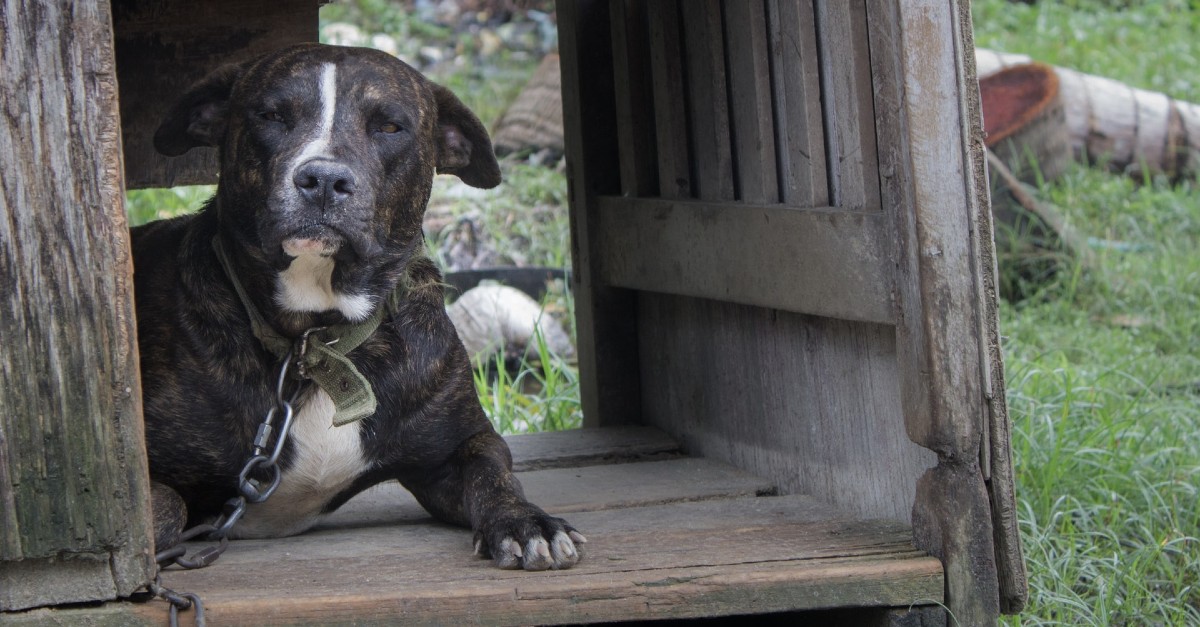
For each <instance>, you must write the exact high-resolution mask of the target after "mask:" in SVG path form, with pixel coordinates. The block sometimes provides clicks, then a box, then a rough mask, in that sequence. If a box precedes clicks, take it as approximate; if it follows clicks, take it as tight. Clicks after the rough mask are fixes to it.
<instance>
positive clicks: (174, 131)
mask: <svg viewBox="0 0 1200 627" xmlns="http://www.w3.org/2000/svg"><path fill="white" fill-rule="evenodd" d="M246 65H248V64H240V65H238V64H231V65H225V66H222V67H220V68H218V69H216V70H214V71H213V72H212V73H211V74H209V75H208V76H206V77H204V78H203V79H201V80H200V82H198V83H196V84H195V85H192V88H191V89H189V90H188V91H187V93H185V94H184V95H183V97H181V98H180V99H179V100H178V101H177V102H176V103H175V105H174V106H172V107H171V110H170V111H168V112H167V117H166V118H164V119H163V121H162V124H161V125H159V127H158V130H157V131H156V132H155V133H154V148H155V149H156V150H158V151H159V152H161V153H162V154H164V155H167V156H168V157H176V156H179V155H182V154H183V153H185V152H187V151H189V150H191V149H192V148H195V147H196V146H216V145H219V144H220V143H221V140H222V139H224V137H225V126H226V121H227V120H226V114H227V113H228V110H229V94H230V92H231V91H233V84H234V83H235V82H237V79H238V78H240V77H241V76H242V74H243V73H244V72H245V70H246Z"/></svg>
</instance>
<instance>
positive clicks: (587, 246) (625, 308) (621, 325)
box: [557, 0, 641, 427]
mask: <svg viewBox="0 0 1200 627" xmlns="http://www.w3.org/2000/svg"><path fill="white" fill-rule="evenodd" d="M557 6H558V25H559V30H558V33H559V52H560V54H561V58H562V72H563V77H562V86H563V120H564V131H565V133H566V135H565V137H564V142H565V145H566V159H567V185H568V191H569V194H570V208H569V211H570V219H571V261H572V268H573V269H574V271H573V272H572V275H571V276H572V282H573V284H572V288H573V290H574V293H575V316H576V318H575V328H576V332H577V336H578V345H577V347H576V351H577V355H578V358H579V391H580V397H581V400H582V403H583V420H584V424H585V425H586V426H588V427H596V426H601V425H615V424H622V423H624V424H632V423H637V422H639V420H640V417H641V414H640V410H641V389H640V376H639V372H638V369H637V363H638V351H637V327H636V325H637V316H636V311H637V310H636V306H637V295H636V294H634V293H632V292H629V291H623V290H619V289H613V288H611V287H608V286H605V285H603V284H602V283H601V282H600V281H599V280H598V267H597V264H598V263H599V259H600V256H599V249H598V245H599V242H598V227H599V224H598V223H599V220H600V212H599V210H598V208H597V207H596V204H595V197H596V196H597V195H600V194H618V193H620V191H621V181H620V158H619V149H618V146H617V139H616V138H617V128H616V125H617V122H616V117H617V114H616V111H615V98H616V97H615V91H614V86H613V56H612V35H611V32H610V22H609V20H610V17H611V16H610V13H609V8H608V4H607V3H606V2H601V1H599V0H579V1H577V2H568V1H564V2H559V3H558V5H557Z"/></svg>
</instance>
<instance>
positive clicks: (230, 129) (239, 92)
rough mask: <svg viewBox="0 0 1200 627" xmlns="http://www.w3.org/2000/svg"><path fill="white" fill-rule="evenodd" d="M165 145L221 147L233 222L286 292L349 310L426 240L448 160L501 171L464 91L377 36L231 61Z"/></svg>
mask: <svg viewBox="0 0 1200 627" xmlns="http://www.w3.org/2000/svg"><path fill="white" fill-rule="evenodd" d="M154 145H155V147H156V148H157V149H158V150H159V152H162V153H163V154H166V155H171V156H174V155H180V154H183V153H184V152H187V151H188V150H190V149H191V148H193V147H195V146H215V147H217V149H218V151H219V154H220V179H219V184H218V191H217V207H218V212H219V220H220V223H221V225H222V228H223V229H227V230H231V232H232V233H233V234H234V235H235V236H236V237H237V238H238V239H239V240H241V241H242V242H244V243H245V244H247V246H248V248H250V249H252V250H251V253H252V254H254V255H255V256H256V257H259V258H260V259H261V260H263V261H264V262H266V263H268V264H270V265H271V266H272V267H274V268H275V270H276V271H278V272H279V274H280V279H279V284H278V290H279V293H278V294H276V302H277V303H278V304H279V305H280V306H281V307H283V308H284V309H285V310H290V311H323V310H328V309H338V310H341V311H342V313H343V314H344V315H345V316H346V317H347V318H350V319H362V318H365V317H367V316H368V315H369V314H370V311H372V310H373V309H374V307H375V306H377V305H378V304H379V302H380V301H381V300H382V299H383V298H384V296H385V295H386V293H387V292H388V291H390V289H391V286H392V285H394V284H395V281H396V280H398V278H399V273H400V272H402V270H403V267H404V265H405V264H406V263H407V261H408V257H410V256H411V255H413V254H415V251H418V250H420V243H421V237H422V232H421V219H422V215H423V214H424V211H425V205H426V204H427V202H428V200H429V191H430V187H431V184H432V179H433V174H434V172H435V170H436V171H437V172H442V173H449V174H454V175H457V176H458V177H459V178H461V179H462V180H463V181H464V182H466V183H467V184H469V185H472V186H475V187H481V188H490V187H494V186H496V185H497V184H499V182H500V170H499V166H498V165H497V163H496V158H495V155H494V154H493V152H492V144H491V140H490V139H489V138H488V135H487V131H486V130H485V129H484V127H483V125H482V124H481V123H480V121H479V119H478V118H476V117H475V115H474V114H472V113H471V111H470V110H468V109H467V108H466V106H464V105H463V104H462V102H460V101H459V100H458V98H456V97H455V96H454V95H453V94H452V93H450V91H449V90H447V89H445V88H443V87H441V86H439V85H436V84H434V83H432V82H430V81H428V80H427V79H425V78H424V77H423V76H422V75H421V74H420V73H419V72H417V71H416V70H414V69H413V68H411V67H409V66H408V65H406V64H405V63H403V62H402V61H400V60H398V59H396V58H394V57H392V56H390V55H388V54H385V53H382V52H379V51H375V50H370V49H365V48H345V47H335V46H323V45H318V44H303V45H298V46H293V47H290V48H285V49H282V50H279V51H277V52H273V53H269V54H267V55H264V56H262V57H259V58H257V59H255V60H252V61H249V62H247V63H243V64H240V65H230V66H226V67H223V68H221V69H219V70H217V71H215V72H213V73H212V74H211V75H209V76H208V77H206V78H205V79H203V80H201V81H200V82H199V83H197V84H196V85H195V86H193V87H192V88H191V89H190V90H189V91H188V92H187V93H186V94H184V96H183V97H182V98H180V100H179V101H178V102H177V103H176V104H175V105H174V107H173V108H172V109H171V110H170V112H169V113H168V115H167V117H166V119H165V120H164V121H163V123H162V125H161V126H160V127H159V129H158V132H157V133H156V134H155V137H154ZM325 272H328V274H324V273H325ZM289 273H290V274H289ZM313 276H315V277H316V278H315V279H312V278H311V277H313ZM306 281H307V282H311V283H312V284H311V285H309V284H308V283H306Z"/></svg>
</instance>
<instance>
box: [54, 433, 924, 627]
mask: <svg viewBox="0 0 1200 627" xmlns="http://www.w3.org/2000/svg"><path fill="white" fill-rule="evenodd" d="M523 438H524V439H521V438H518V439H514V441H513V449H514V451H516V452H518V454H519V455H520V456H521V457H522V459H523V461H522V462H521V467H524V468H541V470H528V471H525V472H522V473H521V474H520V477H521V481H522V483H523V484H524V485H525V488H526V492H527V493H528V495H529V497H530V498H531V500H533V501H534V502H537V503H539V504H540V505H542V506H543V507H544V508H546V509H547V510H548V511H551V512H556V513H559V514H560V515H563V516H564V517H566V518H568V520H570V521H571V523H572V524H574V525H575V526H576V527H578V528H579V529H580V530H581V531H582V532H583V533H584V534H585V535H587V536H588V539H589V542H588V544H587V545H586V547H585V557H584V560H583V561H582V562H580V563H579V564H578V565H577V566H576V567H575V568H573V569H571V570H567V571H559V572H540V573H526V572H521V571H503V570H499V569H496V568H494V567H493V566H492V565H491V563H490V561H488V560H484V559H480V558H478V557H475V556H473V555H472V552H471V533H470V532H469V531H467V530H464V529H460V528H456V527H450V526H447V525H443V524H440V523H437V522H435V521H433V520H432V519H431V518H429V516H428V515H427V514H425V513H424V511H423V510H421V509H420V507H419V506H417V505H416V503H415V502H414V501H413V500H412V498H411V497H410V496H408V495H407V493H405V492H404V491H403V490H402V489H400V488H399V487H398V486H380V487H378V488H375V489H372V490H371V491H368V492H366V493H364V494H362V495H359V496H358V497H356V498H355V499H353V500H352V501H351V502H350V503H347V505H346V506H345V507H343V508H342V510H339V511H338V512H337V513H336V514H334V515H333V516H331V517H329V518H328V519H327V520H326V521H324V522H323V523H322V525H321V526H320V527H319V528H318V529H317V530H314V531H311V532H309V533H306V534H303V535H300V536H296V537H292V538H283V539H276V540H242V541H236V542H233V543H231V545H230V547H229V550H228V551H227V552H226V553H225V554H224V555H223V556H222V557H221V559H220V560H219V561H218V562H217V563H216V564H214V565H213V566H211V567H209V568H207V569H203V570H197V571H178V570H171V571H166V572H164V573H163V584H164V585H166V586H168V587H170V588H173V589H176V590H180V591H187V592H194V593H197V594H199V595H200V597H201V598H202V599H203V600H204V604H205V607H206V608H207V616H208V619H209V624H213V625H268V624H320V625H334V624H351V623H353V624H359V625H363V624H367V625H373V624H380V625H383V624H398V623H404V624H421V623H425V624H453V623H472V624H476V623H485V624H496V625H503V624H513V625H517V624H548V623H586V622H600V621H614V620H636V619H653V618H688V617H700V616H716V615H729V614H752V613H761V612H775V611H787V610H797V609H816V608H828V607H843V606H900V607H907V606H909V605H912V604H930V603H935V602H941V601H942V570H941V565H940V563H939V562H938V561H937V560H936V559H934V558H931V557H928V556H926V555H924V554H922V553H920V552H919V551H916V550H915V549H914V548H913V547H912V544H911V540H910V538H911V532H910V531H909V529H908V527H907V526H906V525H903V524H900V523H896V522H888V521H861V520H854V519H850V518H847V517H846V516H844V515H843V514H842V513H840V512H838V511H837V510H835V509H833V508H831V507H829V506H827V505H825V504H823V503H820V502H817V501H815V500H813V499H810V498H807V497H803V496H762V495H769V494H771V493H773V487H772V486H771V484H770V483H769V482H766V481H764V480H762V479H760V478H757V477H754V476H751V475H748V474H746V473H743V472H741V471H739V470H737V469H736V468H733V467H731V466H727V465H725V464H722V463H720V462H715V461H712V460H706V459H692V458H685V457H678V456H677V451H675V450H674V446H673V444H671V443H670V441H669V440H666V439H665V436H662V435H661V434H660V433H658V432H654V431H649V430H644V429H635V430H623V429H622V430H606V431H598V432H590V433H589V432H586V431H580V432H574V433H572V434H567V435H563V434H551V435H549V436H548V437H547V436H523ZM543 438H544V442H545V446H543V445H541V444H539V443H538V441H539V440H542V439H543ZM647 458H649V459H651V460H653V461H640V460H643V459H647ZM567 459H585V461H589V462H590V461H595V460H598V459H603V460H605V461H609V462H613V461H623V462H626V463H617V464H606V465H589V466H580V467H570V466H566V467H564V466H563V464H564V462H563V460H567ZM81 611H82V610H81ZM89 611H90V612H91V614H92V618H95V619H103V620H108V619H112V620H114V621H116V622H118V623H120V622H123V623H125V624H130V623H145V624H161V622H162V620H163V618H164V616H165V613H166V610H165V604H164V603H162V602H157V601H156V602H150V603H146V604H128V603H126V604H122V603H110V604H107V605H105V606H104V607H103V608H96V609H93V610H89ZM43 612H45V611H43ZM55 614H56V615H57V616H58V617H59V618H62V617H64V616H65V614H64V613H63V612H61V611H56V612H55ZM33 616H36V614H35V615H30V617H31V618H32V617H33Z"/></svg>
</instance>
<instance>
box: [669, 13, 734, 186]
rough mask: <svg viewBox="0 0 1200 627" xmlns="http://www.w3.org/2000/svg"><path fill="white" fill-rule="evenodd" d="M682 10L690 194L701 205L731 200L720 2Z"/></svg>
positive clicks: (731, 166) (730, 152)
mask: <svg viewBox="0 0 1200 627" xmlns="http://www.w3.org/2000/svg"><path fill="white" fill-rule="evenodd" d="M680 6H681V13H682V18H683V19H682V23H683V42H684V59H683V65H684V76H685V86H686V90H687V91H686V93H687V110H688V127H689V128H688V133H689V144H690V145H691V147H692V152H691V168H692V191H693V192H694V193H695V194H696V197H697V198H699V199H701V200H733V199H734V198H735V195H736V192H735V185H734V180H733V149H732V146H731V145H730V135H729V132H730V131H729V100H728V89H729V86H728V84H727V82H726V70H725V38H724V33H723V28H722V19H721V2H720V0H687V1H686V2H684V3H683V4H682V5H680Z"/></svg>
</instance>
